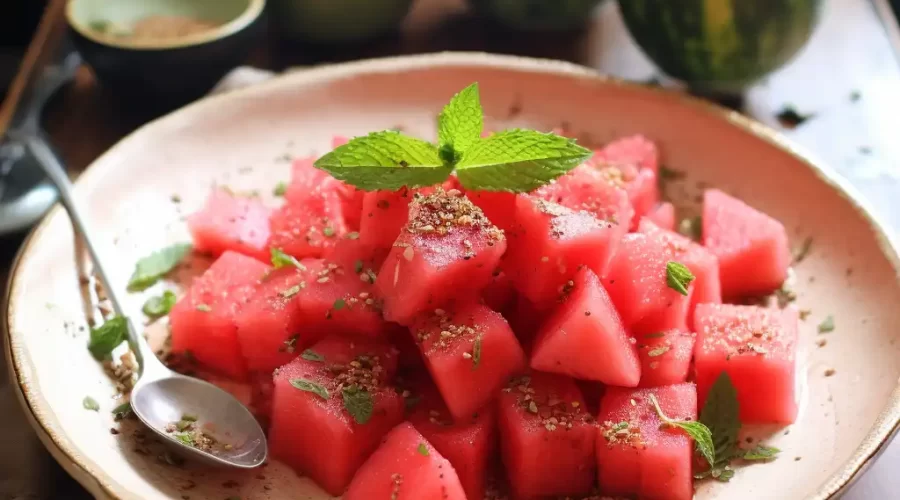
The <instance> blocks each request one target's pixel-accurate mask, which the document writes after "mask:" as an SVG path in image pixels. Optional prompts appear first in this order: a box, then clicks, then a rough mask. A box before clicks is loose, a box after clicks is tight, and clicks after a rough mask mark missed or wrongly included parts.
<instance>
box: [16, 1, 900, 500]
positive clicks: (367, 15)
mask: <svg viewBox="0 0 900 500" xmlns="http://www.w3.org/2000/svg"><path fill="white" fill-rule="evenodd" d="M895 3H900V1H898V2H895ZM893 9H894V7H892V6H891V3H890V2H889V1H888V0H753V1H750V0H706V1H700V0H267V1H266V0H69V1H67V0H3V2H2V6H0V98H3V104H2V107H0V137H3V136H4V132H6V131H8V130H9V129H13V128H17V127H20V128H27V127H37V128H40V129H42V130H44V131H45V132H46V134H47V135H48V136H49V138H50V140H51V142H52V143H53V145H54V146H55V147H56V148H57V149H58V151H59V153H60V155H61V156H62V158H63V159H64V160H65V161H66V163H67V164H68V166H69V168H70V173H71V175H72V176H73V177H77V175H78V174H79V173H80V172H81V171H83V170H84V168H86V167H87V166H88V165H89V164H90V162H91V161H93V160H94V159H95V158H96V157H97V156H98V155H100V154H101V153H102V152H103V151H105V150H106V149H107V148H109V147H110V146H111V145H112V144H114V143H115V142H116V141H118V140H119V139H121V138H122V137H123V136H125V135H126V134H128V133H129V132H131V131H133V130H134V129H135V128H137V127H139V126H140V125H142V124H143V123H146V122H147V121H149V120H151V119H153V118H154V117H157V116H159V115H161V114H164V113H166V112H168V111H170V110H172V109H174V108H175V107H177V106H179V105H182V104H184V103H187V102H190V101H191V100H194V99H198V98H202V96H203V95H204V94H206V93H208V92H209V91H210V90H211V89H212V88H213V86H214V85H215V84H216V83H217V82H218V81H219V80H220V79H221V78H222V77H223V76H224V75H226V73H228V72H229V71H231V70H233V69H234V68H235V67H238V66H248V67H253V68H257V69H260V70H266V71H267V72H268V71H274V72H280V71H285V70H302V68H303V67H309V66H313V65H319V64H327V63H331V62H338V61H348V60H355V59H361V58H368V57H383V56H391V55H398V54H414V53H428V52H438V51H447V50H450V51H486V52H497V53H506V54H518V55H525V56H532V57H543V58H553V59H562V60H567V61H572V62H575V63H579V64H583V65H586V66H589V67H592V68H595V69H597V70H599V71H602V72H604V73H608V74H611V75H613V76H616V77H620V78H624V79H628V80H633V81H639V82H644V83H646V84H648V85H660V86H664V87H668V88H671V89H673V90H675V91H684V92H692V93H695V94H697V95H699V96H702V97H704V98H707V99H712V100H715V101H717V102H719V103H721V104H724V105H726V106H729V107H732V108H733V109H736V110H738V111H740V112H743V113H746V114H748V115H750V116H752V117H754V118H756V119H757V120H759V121H761V122H763V123H766V124H767V125H770V126H772V127H775V128H777V129H779V130H780V131H782V132H783V133H785V134H786V135H787V136H788V137H789V138H790V139H792V140H793V141H795V142H796V143H798V144H800V145H801V146H802V147H804V148H805V149H806V150H808V151H811V152H812V153H813V154H814V156H817V157H819V158H821V159H822V160H824V162H825V163H826V164H828V165H830V166H831V167H832V168H834V169H836V170H838V171H839V172H840V173H841V174H842V175H844V176H845V177H846V178H847V179H848V180H850V182H851V183H852V184H853V185H854V186H855V187H856V188H858V189H859V190H860V191H862V192H863V193H864V195H865V197H866V198H867V199H868V200H869V201H870V202H871V204H872V205H873V206H874V207H875V209H876V210H877V211H878V212H880V214H881V215H882V216H884V217H885V219H886V220H887V221H888V222H889V224H891V225H892V226H893V228H894V230H897V228H900V205H897V201H896V198H897V194H900V166H898V161H897V160H898V158H900V143H898V141H896V140H895V135H896V130H898V127H897V122H898V118H897V117H898V116H900V93H898V89H900V66H898V57H897V52H896V47H897V46H898V45H897V44H898V42H900V34H898V33H900V32H898V30H897V18H896V15H895V13H894V10H893ZM229 26H230V27H231V28H226V27H229ZM267 72H260V71H244V72H242V73H240V74H238V75H237V76H233V77H232V79H233V83H234V81H236V82H238V83H247V82H250V81H255V80H259V79H264V78H267V77H268V75H269V73H267ZM598 112H600V110H598ZM52 202H53V193H52V190H48V189H47V186H45V185H44V184H43V183H42V179H41V178H40V176H39V175H37V174H36V172H35V169H32V168H29V167H28V159H27V158H26V157H23V155H22V154H21V151H20V150H19V149H17V147H16V144H15V141H11V140H9V138H8V137H6V138H5V139H4V140H0V291H2V290H3V287H4V286H5V282H6V275H7V273H8V272H9V268H10V265H11V262H12V259H13V258H14V255H15V252H16V250H17V249H18V247H19V246H20V244H21V242H22V240H23V239H24V237H25V235H26V234H27V231H28V229H29V228H30V227H31V225H32V223H33V222H34V220H35V219H37V218H38V217H40V215H41V214H42V213H43V211H44V210H45V209H46V207H47V206H49V204H50V203H52ZM6 377H7V371H6V369H5V367H3V369H2V370H0V381H2V390H0V419H2V420H0V422H2V424H3V425H0V429H3V430H0V450H3V451H2V452H0V498H65V499H77V498H87V494H86V493H84V492H83V491H82V490H81V489H80V488H79V487H78V486H77V485H76V484H75V483H74V482H73V481H72V480H71V479H69V478H68V477H67V476H66V475H65V473H64V472H62V471H61V469H59V467H58V466H56V464H55V463H54V462H53V460H52V459H51V458H50V457H49V455H47V453H46V452H45V451H43V448H42V447H41V446H40V444H39V442H38V441H37V438H36V437H35V436H34V435H33V434H32V433H31V432H30V430H29V429H28V427H27V424H26V422H25V420H24V417H23V415H22V414H21V410H20V409H19V407H18V402H17V401H15V399H14V397H13V396H12V393H11V392H10V391H9V390H8V386H7V380H6ZM886 455H887V457H886V458H885V459H884V460H882V461H881V462H880V463H879V464H877V465H876V466H875V467H874V468H873V471H872V473H870V474H868V475H867V476H866V477H865V478H864V479H863V480H862V481H861V482H860V484H858V485H857V486H856V487H855V488H854V489H853V490H852V491H851V492H850V494H849V495H848V498H852V499H863V498H895V497H896V496H892V495H896V491H898V490H900V481H898V480H897V479H896V478H895V477H893V476H892V475H891V474H890V472H889V471H890V470H891V465H890V464H894V465H896V464H897V463H900V449H898V447H897V446H894V447H893V448H891V449H890V450H889V451H888V452H887V454H886Z"/></svg>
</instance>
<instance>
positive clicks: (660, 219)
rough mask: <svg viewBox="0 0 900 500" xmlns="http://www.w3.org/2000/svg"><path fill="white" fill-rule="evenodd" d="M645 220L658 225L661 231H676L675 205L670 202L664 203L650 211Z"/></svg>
mask: <svg viewBox="0 0 900 500" xmlns="http://www.w3.org/2000/svg"><path fill="white" fill-rule="evenodd" d="M645 218H646V219H648V220H649V221H650V222H652V223H654V224H656V225H657V226H658V227H660V228H661V229H665V230H667V231H674V230H675V205H672V204H671V203H669V202H668V201H664V202H662V203H660V204H659V205H656V207H654V208H653V209H652V210H650V213H648V214H647V215H646V216H645Z"/></svg>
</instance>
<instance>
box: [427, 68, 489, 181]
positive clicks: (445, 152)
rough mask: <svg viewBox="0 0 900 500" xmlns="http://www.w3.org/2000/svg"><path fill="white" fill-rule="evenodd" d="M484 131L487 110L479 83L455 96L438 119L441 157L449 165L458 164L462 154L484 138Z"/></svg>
mask: <svg viewBox="0 0 900 500" xmlns="http://www.w3.org/2000/svg"><path fill="white" fill-rule="evenodd" d="M483 128H484V111H483V110H482V109H481V99H480V97H479V94H478V84H477V83H473V84H472V85H469V86H468V87H466V88H464V89H462V90H461V91H460V92H459V93H458V94H456V95H455V96H453V98H452V99H450V103H449V104H447V105H446V106H444V109H443V110H442V111H441V114H440V115H439V116H438V144H439V148H440V154H441V158H443V159H444V161H445V162H447V163H451V164H452V163H456V161H458V160H459V157H460V155H462V153H464V152H465V151H466V150H468V149H469V147H471V146H472V144H475V143H476V142H478V141H479V140H480V139H481V131H482V130H483Z"/></svg>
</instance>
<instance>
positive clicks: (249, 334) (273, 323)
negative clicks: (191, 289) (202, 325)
mask: <svg viewBox="0 0 900 500" xmlns="http://www.w3.org/2000/svg"><path fill="white" fill-rule="evenodd" d="M259 278H261V280H260V282H259V283H258V284H257V286H256V289H255V290H254V291H253V294H252V295H251V296H250V297H249V299H248V300H247V302H246V303H245V304H244V305H243V307H242V308H241V311H240V312H239V313H238V315H237V317H236V318H235V324H236V325H237V337H238V341H239V342H240V346H241V353H242V354H243V355H244V360H245V361H246V364H247V368H249V369H250V370H254V371H263V372H267V373H272V370H274V369H275V368H278V367H279V366H281V365H283V364H285V363H287V362H289V361H290V360H292V359H294V358H295V357H297V355H299V354H300V352H302V351H303V349H304V348H305V347H306V346H308V345H310V344H312V343H313V342H315V341H316V340H318V337H311V336H309V335H306V334H305V332H303V326H304V325H303V324H302V323H301V317H300V315H299V314H298V310H297V302H298V300H299V298H300V296H299V292H300V288H299V286H300V283H302V282H303V281H304V280H306V279H308V277H307V274H306V273H304V272H303V271H301V270H300V269H297V268H296V267H293V266H291V267H285V268H281V269H275V270H272V271H271V272H269V274H268V275H264V276H260V277H259ZM301 334H302V335H301Z"/></svg>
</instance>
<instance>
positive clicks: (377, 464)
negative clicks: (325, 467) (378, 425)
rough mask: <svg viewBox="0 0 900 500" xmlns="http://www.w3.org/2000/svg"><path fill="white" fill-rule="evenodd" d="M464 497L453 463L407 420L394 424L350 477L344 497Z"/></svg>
mask: <svg viewBox="0 0 900 500" xmlns="http://www.w3.org/2000/svg"><path fill="white" fill-rule="evenodd" d="M374 498H383V499H390V500H420V499H434V500H466V494H465V492H464V491H463V487H462V484H460V481H459V477H458V476H457V474H456V471H455V470H454V469H453V466H452V465H451V464H450V461H448V460H447V459H446V458H444V456H443V455H441V453H440V452H439V451H438V450H437V449H435V447H434V446H432V445H431V443H429V442H428V441H427V440H426V439H425V438H424V437H423V436H422V435H421V434H419V432H418V431H417V430H416V429H415V428H414V427H413V426H412V425H410V424H409V423H408V422H404V423H402V424H400V425H398V426H397V427H395V428H394V429H393V430H391V432H389V433H388V435H387V436H386V437H385V439H384V443H382V444H381V446H379V447H378V449H377V450H375V453H373V454H372V456H371V457H369V459H368V460H367V461H366V463H365V464H363V466H362V467H361V468H360V469H359V472H357V473H356V476H354V477H353V482H351V483H350V487H349V488H347V492H346V493H345V494H344V496H343V499H344V500H371V499H374Z"/></svg>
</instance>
